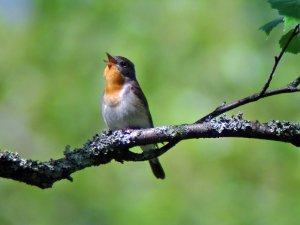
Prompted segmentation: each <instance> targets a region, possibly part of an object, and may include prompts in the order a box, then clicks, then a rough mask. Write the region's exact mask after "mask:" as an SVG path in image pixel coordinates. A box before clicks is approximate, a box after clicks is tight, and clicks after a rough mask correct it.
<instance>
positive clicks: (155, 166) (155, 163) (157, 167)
mask: <svg viewBox="0 0 300 225" xmlns="http://www.w3.org/2000/svg"><path fill="white" fill-rule="evenodd" d="M141 148H142V149H143V151H149V150H151V149H155V148H156V145H144V146H141ZM149 163H150V167H151V170H152V172H153V174H154V175H155V177H156V178H158V179H164V178H165V172H164V169H163V168H162V166H161V164H160V162H159V160H158V158H154V159H150V160H149Z"/></svg>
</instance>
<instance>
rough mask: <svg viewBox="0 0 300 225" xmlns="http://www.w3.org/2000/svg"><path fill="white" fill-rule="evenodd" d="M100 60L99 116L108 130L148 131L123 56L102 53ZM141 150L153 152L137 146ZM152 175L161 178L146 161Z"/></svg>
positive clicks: (146, 114)
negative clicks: (102, 82) (102, 86)
mask: <svg viewBox="0 0 300 225" xmlns="http://www.w3.org/2000/svg"><path fill="white" fill-rule="evenodd" d="M106 55H107V60H104V62H105V63H106V67H105V69H104V77H105V90H104V94H103V95H102V104H101V106H102V116H103V119H104V122H105V124H106V126H107V127H108V129H109V130H118V129H127V128H128V129H141V128H152V127H153V121H152V117H151V114H150V111H149V106H148V102H147V99H146V97H145V95H144V93H143V91H142V89H141V87H140V85H139V83H138V81H137V78H136V73H135V67H134V64H133V63H132V62H131V61H130V60H129V59H127V58H125V57H123V56H111V55H110V54H109V53H106ZM141 148H142V150H143V151H144V152H145V151H149V150H152V149H157V145H156V144H147V145H142V146H141ZM149 163H150V167H151V169H152V172H153V174H154V175H155V177H156V178H158V179H164V178H165V172H164V170H163V168H162V166H161V164H160V162H159V160H158V158H153V159H150V160H149Z"/></svg>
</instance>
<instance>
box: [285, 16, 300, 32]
mask: <svg viewBox="0 0 300 225" xmlns="http://www.w3.org/2000/svg"><path fill="white" fill-rule="evenodd" d="M298 24H300V19H297V18H294V17H289V16H285V17H284V29H285V30H290V29H294V28H295V26H297V25H298Z"/></svg>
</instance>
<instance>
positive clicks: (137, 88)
mask: <svg viewBox="0 0 300 225" xmlns="http://www.w3.org/2000/svg"><path fill="white" fill-rule="evenodd" d="M131 90H132V91H133V92H134V94H136V95H137V96H138V97H139V99H141V103H142V104H143V106H144V107H145V108H146V109H147V114H148V119H149V123H150V124H151V127H153V121H152V117H151V114H150V110H149V106H148V102H147V99H146V96H145V95H144V93H143V91H142V89H141V87H140V85H139V83H138V82H137V81H134V82H132V83H131Z"/></svg>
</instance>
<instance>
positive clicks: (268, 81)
mask: <svg viewBox="0 0 300 225" xmlns="http://www.w3.org/2000/svg"><path fill="white" fill-rule="evenodd" d="M299 31H300V24H298V25H297V26H296V27H295V28H294V30H293V32H292V34H291V36H290V37H289V39H288V40H287V42H286V43H285V45H284V46H283V48H282V49H281V52H280V53H279V55H278V56H275V63H274V65H273V68H272V70H271V73H270V75H269V77H268V80H267V82H266V83H265V85H264V86H263V88H262V90H261V92H260V93H259V96H262V95H263V94H264V93H265V92H266V91H267V89H268V88H269V86H270V83H271V81H272V79H273V76H274V73H275V71H276V68H277V66H278V64H279V62H280V60H281V58H282V56H283V54H284V53H285V51H286V49H287V48H288V46H289V45H290V43H291V42H292V40H293V39H294V38H295V37H296V36H297V35H298V34H299Z"/></svg>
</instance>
